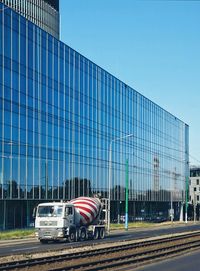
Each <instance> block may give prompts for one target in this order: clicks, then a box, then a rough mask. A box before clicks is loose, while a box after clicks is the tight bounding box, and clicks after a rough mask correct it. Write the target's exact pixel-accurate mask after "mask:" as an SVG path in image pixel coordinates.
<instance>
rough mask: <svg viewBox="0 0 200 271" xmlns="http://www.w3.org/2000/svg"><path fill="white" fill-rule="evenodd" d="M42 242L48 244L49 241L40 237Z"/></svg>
mask: <svg viewBox="0 0 200 271" xmlns="http://www.w3.org/2000/svg"><path fill="white" fill-rule="evenodd" d="M40 243H41V244H47V243H48V240H44V239H40Z"/></svg>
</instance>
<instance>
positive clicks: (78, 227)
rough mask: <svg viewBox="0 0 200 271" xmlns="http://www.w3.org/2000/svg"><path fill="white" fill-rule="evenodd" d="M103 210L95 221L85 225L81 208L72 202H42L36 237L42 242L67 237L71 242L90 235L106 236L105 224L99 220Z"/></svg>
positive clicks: (38, 213)
mask: <svg viewBox="0 0 200 271" xmlns="http://www.w3.org/2000/svg"><path fill="white" fill-rule="evenodd" d="M100 212H101V210H99V214H98V216H97V217H96V219H95V220H94V221H92V222H91V223H88V224H87V225H83V224H82V222H81V219H80V217H81V214H80V213H79V209H77V208H75V206H74V204H72V203H70V202H48V203H40V204H39V205H38V206H37V209H36V213H35V229H36V233H35V234H36V237H37V238H38V239H39V240H40V242H41V243H47V242H48V241H50V240H59V239H60V240H61V239H67V240H69V241H70V242H73V241H77V240H85V239H88V238H90V237H92V238H94V239H97V238H104V236H105V225H104V224H102V223H101V222H100V220H99V216H100Z"/></svg>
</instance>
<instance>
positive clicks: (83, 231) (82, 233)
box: [80, 228, 87, 241]
mask: <svg viewBox="0 0 200 271" xmlns="http://www.w3.org/2000/svg"><path fill="white" fill-rule="evenodd" d="M80 239H81V241H84V240H86V239H87V234H86V229H85V228H82V229H81V233H80Z"/></svg>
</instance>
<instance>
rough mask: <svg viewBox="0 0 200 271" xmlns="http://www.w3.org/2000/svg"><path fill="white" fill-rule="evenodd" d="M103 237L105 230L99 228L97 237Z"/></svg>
mask: <svg viewBox="0 0 200 271" xmlns="http://www.w3.org/2000/svg"><path fill="white" fill-rule="evenodd" d="M104 237H105V230H104V229H100V231H99V239H104Z"/></svg>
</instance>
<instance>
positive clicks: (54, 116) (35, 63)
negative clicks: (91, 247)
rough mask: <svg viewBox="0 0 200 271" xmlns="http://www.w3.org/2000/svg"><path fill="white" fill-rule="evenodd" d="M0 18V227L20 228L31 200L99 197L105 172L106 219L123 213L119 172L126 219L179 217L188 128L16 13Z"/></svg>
mask: <svg viewBox="0 0 200 271" xmlns="http://www.w3.org/2000/svg"><path fill="white" fill-rule="evenodd" d="M0 10H1V12H0V132H1V134H0V214H1V216H0V228H1V229H5V228H13V227H25V226H29V225H30V223H31V213H32V210H33V207H34V206H36V205H37V204H38V202H42V201H52V200H54V201H55V200H61V199H65V200H70V199H71V198H74V197H77V196H81V195H84V196H91V195H92V194H93V193H100V194H101V195H102V197H108V188H109V187H108V180H109V169H110V176H111V188H110V192H111V200H112V201H111V220H115V219H116V218H117V217H118V216H119V215H120V216H123V215H124V198H125V179H126V175H127V174H128V189H129V216H130V219H133V218H136V217H139V218H141V219H145V218H149V217H153V216H154V215H157V214H160V215H162V216H165V217H167V216H168V210H169V209H170V206H171V205H170V204H171V203H172V206H173V208H174V209H175V215H176V216H178V214H179V212H180V205H181V203H183V202H184V198H185V178H186V177H187V176H188V173H189V170H188V151H189V150H188V126H187V125H186V124H185V123H184V122H182V121H181V120H179V119H178V118H176V117H175V116H173V115H172V114H170V113H169V112H167V111H165V110H164V109H162V108H161V107H159V106H158V105H156V104H155V103H153V102H152V101H150V100H149V99H147V98H145V97H144V96H142V95H141V94H139V93H138V92H137V91H135V90H134V89H132V88H131V87H129V86H128V85H126V84H125V83H123V82H122V81H120V80H119V79H117V78H116V77H114V76H113V75H111V74H110V73H108V72H107V71H105V70H104V69H102V68H101V67H99V66H98V65H96V64H94V63H93V62H91V61H90V60H88V59H87V58H86V57H84V56H82V55H80V54H79V53H78V52H76V51H75V50H73V49H71V48H70V47H68V46H67V45H65V44H64V43H62V42H60V41H59V40H57V39H56V38H54V37H53V36H51V35H50V34H49V33H47V32H45V31H44V30H42V29H40V28H39V27H38V26H36V25H35V24H33V23H32V22H30V21H29V20H26V19H25V18H24V17H23V16H21V15H19V14H18V13H16V12H15V11H13V10H11V9H10V8H5V6H4V5H3V4H0ZM109 157H110V159H109ZM109 161H110V165H111V167H109ZM127 165H128V166H127Z"/></svg>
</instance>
